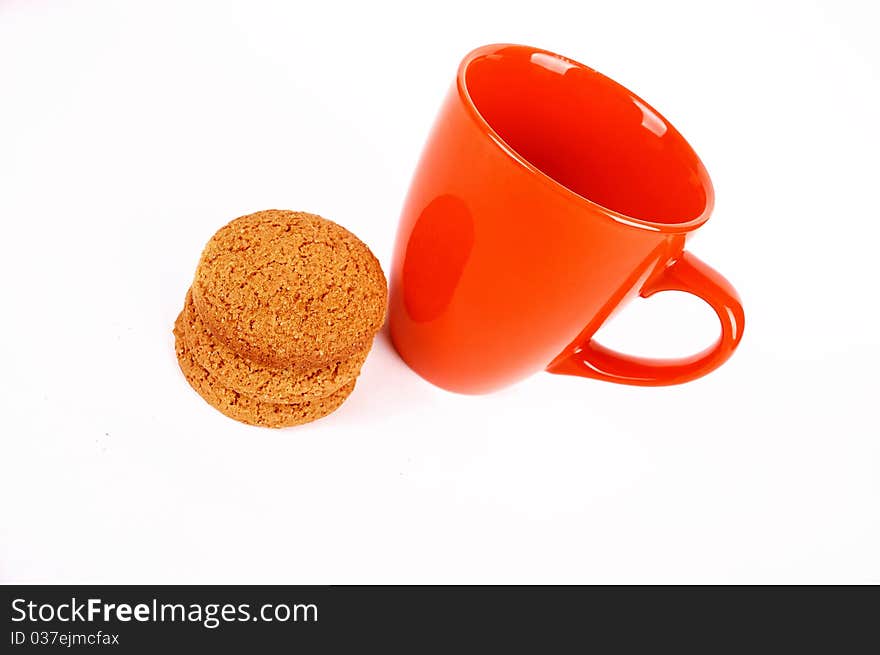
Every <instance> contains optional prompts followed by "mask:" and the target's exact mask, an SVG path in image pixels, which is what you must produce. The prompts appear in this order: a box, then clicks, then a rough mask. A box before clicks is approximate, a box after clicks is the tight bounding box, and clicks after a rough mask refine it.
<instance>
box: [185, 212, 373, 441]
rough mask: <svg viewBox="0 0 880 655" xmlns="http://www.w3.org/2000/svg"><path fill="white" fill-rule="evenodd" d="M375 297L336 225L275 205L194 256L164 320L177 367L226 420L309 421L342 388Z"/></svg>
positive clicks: (341, 394)
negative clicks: (173, 316)
mask: <svg viewBox="0 0 880 655" xmlns="http://www.w3.org/2000/svg"><path fill="white" fill-rule="evenodd" d="M386 293H387V289H386V282H385V276H384V274H383V273H382V268H381V266H380V265H379V262H378V261H377V260H376V258H375V257H374V256H373V253H371V252H370V249H369V248H367V246H365V245H364V244H363V243H362V242H361V241H360V240H359V239H358V238H357V237H356V236H354V235H353V234H352V233H351V232H349V231H348V230H346V229H345V228H343V227H341V226H339V225H337V224H336V223H333V222H332V221H328V220H326V219H324V218H321V217H320V216H315V215H314V214H306V213H302V212H292V211H282V210H267V211H262V212H257V213H256V214H250V215H248V216H242V217H240V218H237V219H235V220H234V221H232V222H231V223H229V224H228V225H226V226H224V227H223V228H221V229H220V230H219V231H218V232H217V233H216V234H215V235H214V236H213V237H212V238H211V240H210V241H208V244H207V246H206V247H205V250H204V252H203V253H202V257H201V259H200V260H199V264H198V268H197V269H196V275H195V279H194V281H193V284H192V287H191V288H190V290H189V292H188V293H187V295H186V301H185V303H184V308H183V311H182V312H181V313H180V316H178V318H177V321H176V323H175V325H174V337H175V344H176V349H177V359H178V362H179V364H180V368H181V370H182V371H183V374H184V375H185V376H186V379H187V380H188V381H189V383H190V385H191V386H192V387H193V388H194V389H195V390H196V391H197V392H198V393H199V394H200V395H201V396H202V398H204V399H205V400H206V401H207V402H208V403H210V404H211V405H213V406H214V407H216V408H217V409H219V410H220V411H221V412H223V413H224V414H226V415H227V416H229V417H231V418H234V419H236V420H239V421H242V422H244V423H249V424H252V425H262V426H267V427H275V428H279V427H286V426H291V425H299V424H301V423H307V422H309V421H314V420H315V419H318V418H321V417H322V416H326V415H327V414H329V413H330V412H332V411H333V410H335V409H336V408H337V407H339V406H340V405H341V404H342V403H343V401H345V399H346V398H347V397H348V395H349V394H350V393H351V392H352V390H353V389H354V385H355V380H356V379H357V377H358V375H359V373H360V370H361V366H362V365H363V363H364V360H365V359H366V357H367V354H368V353H369V351H370V347H371V346H372V343H373V337H374V336H375V334H376V332H378V330H379V328H380V327H381V326H382V323H383V322H384V320H385V303H386Z"/></svg>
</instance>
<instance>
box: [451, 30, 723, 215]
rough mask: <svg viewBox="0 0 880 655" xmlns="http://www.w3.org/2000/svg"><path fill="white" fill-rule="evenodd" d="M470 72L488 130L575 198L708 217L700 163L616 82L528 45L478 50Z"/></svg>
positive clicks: (623, 209)
mask: <svg viewBox="0 0 880 655" xmlns="http://www.w3.org/2000/svg"><path fill="white" fill-rule="evenodd" d="M462 73H463V75H462V79H463V82H464V85H465V87H466V91H467V94H468V95H469V97H470V101H471V102H472V103H473V106H474V107H475V109H476V110H477V112H478V113H479V114H480V116H481V117H482V118H483V120H485V122H486V123H487V124H488V125H489V127H491V128H492V129H493V130H494V131H495V132H496V133H497V135H498V136H499V137H500V138H501V139H502V140H503V141H504V142H505V143H506V144H507V146H508V147H509V148H510V149H511V150H513V151H514V153H515V154H516V155H518V156H519V157H521V158H522V159H524V160H525V161H527V162H528V163H529V164H531V165H532V166H533V167H535V168H537V169H538V170H539V171H540V172H542V173H544V174H545V175H547V176H548V177H550V178H552V179H553V180H555V181H556V182H558V183H559V184H561V185H563V186H565V187H567V188H568V189H569V190H571V191H573V192H574V193H576V194H578V195H580V196H581V197H583V198H586V199H588V200H589V201H591V202H594V203H596V204H599V205H601V206H603V207H605V208H607V209H610V210H612V211H614V212H616V213H618V214H622V215H624V216H627V217H630V218H634V219H639V220H643V221H649V222H656V223H664V224H677V223H686V222H689V221H695V220H698V219H700V218H701V217H703V218H705V216H706V214H707V211H708V210H709V209H710V207H709V204H710V203H711V193H712V192H711V183H710V182H709V177H708V174H707V173H706V170H705V168H704V167H703V165H702V163H701V162H700V160H699V158H698V157H697V155H696V154H695V153H694V151H693V149H692V148H691V147H690V145H688V143H687V141H685V140H684V138H683V137H682V136H681V135H680V134H679V133H678V131H677V130H676V129H675V128H674V127H672V125H670V124H669V123H668V122H667V121H666V119H664V118H663V117H662V116H661V115H660V114H659V113H657V112H656V111H655V110H654V109H653V108H651V107H650V106H649V105H647V104H646V103H645V102H644V101H642V100H641V99H640V98H638V97H637V96H636V95H634V94H633V93H631V92H629V91H628V90H627V89H625V88H624V87H622V86H621V85H619V84H617V83H616V82H614V81H613V80H611V79H609V78H607V77H605V76H604V75H601V74H600V73H597V72H596V71H594V70H592V69H590V68H587V67H586V66H583V65H581V64H577V63H574V62H572V61H570V60H568V59H565V58H563V57H559V56H558V55H554V54H551V53H548V52H544V51H538V50H535V49H533V48H527V47H525V46H501V47H498V48H497V49H491V50H489V51H485V52H482V53H481V52H480V51H477V53H476V55H475V56H474V57H472V58H471V59H470V60H469V61H467V62H466V64H465V65H464V66H463V71H462Z"/></svg>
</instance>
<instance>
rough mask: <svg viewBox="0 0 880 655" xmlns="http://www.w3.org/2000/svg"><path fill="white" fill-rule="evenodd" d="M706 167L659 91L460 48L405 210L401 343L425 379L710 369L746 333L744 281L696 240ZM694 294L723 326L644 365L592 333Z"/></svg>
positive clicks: (658, 381)
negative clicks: (709, 340) (712, 260)
mask: <svg viewBox="0 0 880 655" xmlns="http://www.w3.org/2000/svg"><path fill="white" fill-rule="evenodd" d="M713 199H714V193H713V190H712V183H711V182H710V180H709V175H708V173H707V172H706V169H705V168H704V166H703V164H702V162H701V161H700V159H699V158H698V157H697V155H696V153H695V152H694V151H693V149H692V148H691V147H690V145H688V143H687V142H686V141H685V140H684V138H683V137H682V136H681V134H679V133H678V131H677V130H676V129H675V128H674V127H673V126H672V125H670V123H669V122H668V121H667V120H666V119H665V118H663V117H662V116H661V115H660V114H659V113H658V112H657V111H656V110H654V109H653V108H652V107H651V106H650V105H649V104H648V103H646V102H645V101H644V100H642V99H641V98H639V97H638V96H636V95H635V94H634V93H631V92H630V91H628V90H627V89H625V88H624V87H622V86H621V85H619V84H617V83H616V82H614V81H613V80H611V79H609V78H607V77H605V76H604V75H601V74H600V73H597V72H596V71H594V70H592V69H591V68H588V67H587V66H584V65H583V64H579V63H578V62H575V61H572V60H570V59H567V58H565V57H561V56H559V55H556V54H553V53H551V52H547V51H546V50H540V49H538V48H531V47H526V46H521V45H490V46H485V47H482V48H478V49H477V50H474V51H473V52H471V53H470V54H469V55H467V56H466V57H465V58H464V61H462V63H461V65H460V66H459V68H458V75H457V77H456V81H455V84H454V86H453V87H452V89H451V91H450V92H449V94H448V96H447V97H446V100H445V101H444V104H443V106H442V108H441V110H440V115H439V117H438V119H437V121H436V123H435V125H434V127H433V130H432V131H431V134H430V136H429V138H428V142H427V144H426V146H425V149H424V151H423V153H422V157H421V161H420V162H419V165H418V168H417V169H416V172H415V176H414V178H413V181H412V184H411V186H410V190H409V194H408V195H407V198H406V202H405V204H404V207H403V213H402V217H401V219H400V227H399V229H398V234H397V242H396V246H395V252H394V262H393V266H392V271H391V296H390V307H389V313H390V328H391V338H392V340H393V342H394V345H395V347H396V348H397V351H398V352H399V353H400V355H401V357H403V359H404V360H405V361H406V362H407V364H409V366H410V367H411V368H412V369H413V370H415V371H416V372H417V373H418V374H419V375H421V376H422V377H424V378H425V379H427V380H428V381H430V382H432V383H434V384H436V385H438V386H440V387H443V388H445V389H449V390H451V391H457V392H462V393H485V392H489V391H493V390H496V389H499V388H501V387H504V386H506V385H509V384H512V383H513V382H516V381H517V380H520V379H522V378H524V377H526V376H528V375H530V374H532V373H534V372H536V371H539V370H544V369H546V370H548V371H550V372H551V373H564V374H568V375H580V376H584V377H588V378H596V379H599V380H608V381H611V382H622V383H625V384H637V385H646V386H653V385H668V384H678V383H681V382H687V381H689V380H693V379H695V378H698V377H700V376H702V375H705V374H706V373H709V372H710V371H712V370H713V369H715V368H717V367H718V366H720V365H721V364H723V363H724V362H725V361H726V360H727V358H728V357H730V355H731V354H732V353H733V350H734V349H735V348H736V346H737V344H739V341H740V339H741V338H742V334H743V325H744V315H743V309H742V306H741V305H740V301H739V297H738V296H737V293H736V291H735V290H734V289H733V287H732V286H731V285H730V283H729V282H728V281H727V280H725V279H724V278H723V277H722V276H721V275H720V274H718V273H717V272H715V271H714V270H713V269H711V268H710V267H709V266H707V265H706V264H704V263H703V262H701V261H700V260H699V259H697V258H696V257H695V256H694V255H692V254H691V253H689V252H687V251H685V250H684V246H685V240H686V239H687V237H688V235H690V234H691V233H693V232H694V230H696V229H697V228H698V227H700V226H701V225H702V224H703V223H704V222H706V220H707V219H708V218H709V214H710V212H711V211H712V204H713ZM666 290H676V291H687V292H689V293H692V294H694V295H696V296H698V297H700V298H702V299H703V300H705V301H706V302H707V303H709V305H711V306H712V308H714V310H715V311H716V313H717V314H718V319H719V321H720V322H721V335H720V336H719V338H718V340H717V341H716V342H715V343H714V344H713V345H712V346H710V347H709V348H707V349H706V350H704V351H703V352H700V353H698V354H696V355H693V356H690V357H684V358H680V359H647V358H643V357H635V356H632V355H627V354H624V353H620V352H616V351H614V350H611V349H609V348H605V347H604V346H602V345H600V344H598V343H596V342H595V341H594V340H593V338H592V337H593V334H594V333H595V332H596V331H597V330H598V329H599V327H600V326H601V325H602V324H603V323H604V322H605V320H606V319H607V318H608V317H609V316H610V315H611V314H612V312H614V310H615V309H617V308H618V307H620V306H621V305H623V304H624V303H626V302H627V301H628V300H629V299H631V298H632V297H634V296H635V295H636V294H638V295H641V296H642V297H648V296H650V295H652V294H653V293H656V292H657V291H666Z"/></svg>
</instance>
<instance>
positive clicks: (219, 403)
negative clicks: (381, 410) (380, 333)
mask: <svg viewBox="0 0 880 655" xmlns="http://www.w3.org/2000/svg"><path fill="white" fill-rule="evenodd" d="M185 332H186V323H185V321H184V320H183V312H181V313H180V315H179V316H178V317H177V321H175V323H174V343H175V349H176V351H177V363H178V364H179V365H180V370H181V371H182V372H183V375H184V377H186V380H187V382H189V384H190V386H191V387H192V388H193V389H195V391H196V392H197V393H198V394H199V395H200V396H201V397H202V398H203V399H204V400H205V401H206V402H207V403H208V404H209V405H212V406H213V407H214V408H216V409H218V410H219V411H220V412H222V413H223V414H225V415H226V416H228V417H229V418H233V419H235V420H236V421H241V422H242V423H247V424H249V425H258V426H263V427H269V428H284V427H290V426H293V425H301V424H303V423H309V422H311V421H314V420H316V419H319V418H322V417H324V416H327V415H328V414H330V413H331V412H333V411H334V410H336V409H338V408H339V406H340V405H342V403H343V402H345V399H346V398H348V396H349V394H350V393H351V392H352V390H353V389H354V385H355V383H354V381H352V382H350V383H348V384H347V385H345V386H344V387H342V388H341V389H339V390H338V391H336V392H335V393H333V394H331V395H330V396H328V397H326V398H314V399H312V400H307V401H306V402H303V403H298V404H284V403H267V402H263V401H260V400H257V399H256V398H251V397H250V396H247V395H246V394H241V393H239V392H237V391H232V390H231V389H228V388H226V387H223V386H222V385H220V384H217V381H216V380H214V379H212V377H211V374H210V373H208V371H206V370H205V369H204V368H202V367H201V366H199V364H198V362H196V361H195V358H194V357H193V355H192V353H191V352H190V351H189V350H188V349H187V347H186V338H185Z"/></svg>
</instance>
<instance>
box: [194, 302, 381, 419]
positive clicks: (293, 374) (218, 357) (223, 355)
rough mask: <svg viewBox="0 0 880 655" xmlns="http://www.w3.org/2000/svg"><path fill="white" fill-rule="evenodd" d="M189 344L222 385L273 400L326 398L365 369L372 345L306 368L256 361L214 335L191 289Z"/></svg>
mask: <svg viewBox="0 0 880 655" xmlns="http://www.w3.org/2000/svg"><path fill="white" fill-rule="evenodd" d="M183 320H184V322H185V323H186V330H185V332H184V336H185V339H186V346H187V349H188V350H189V351H191V352H192V355H193V358H194V359H195V361H196V362H198V364H199V365H200V366H201V367H202V368H204V369H206V370H207V371H208V373H210V375H211V377H212V378H213V379H214V380H215V381H216V382H217V383H218V384H220V385H222V386H224V387H227V388H228V389H232V390H234V391H238V392H241V393H245V394H247V395H249V396H252V397H254V398H256V399H257V400H262V401H264V402H270V403H301V402H303V401H305V400H310V399H312V398H324V397H326V396H329V395H330V394H332V393H334V392H336V391H338V390H339V389H341V388H342V387H344V386H345V385H347V384H348V383H349V382H352V381H354V380H355V379H356V378H357V376H358V375H359V374H360V372H361V366H363V363H364V360H366V358H367V354H369V352H370V348H369V347H367V348H364V349H363V350H359V351H357V352H356V353H354V354H353V355H352V356H351V357H349V358H348V359H344V360H342V361H335V362H331V363H329V364H326V365H324V366H320V367H317V368H313V369H310V370H306V371H298V370H296V369H290V368H271V367H268V366H262V365H261V364H258V363H256V362H252V361H251V360H249V359H248V358H246V357H242V356H241V355H239V354H238V353H237V352H235V351H234V350H232V349H231V348H229V346H227V345H226V343H225V342H224V341H223V340H221V339H217V338H216V337H214V335H213V334H212V333H211V331H210V330H209V329H208V327H207V326H206V325H205V324H204V321H202V320H201V318H200V317H199V314H198V312H197V311H196V309H195V306H194V305H193V302H192V294H191V293H190V292H187V294H186V301H185V304H184V308H183Z"/></svg>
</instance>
